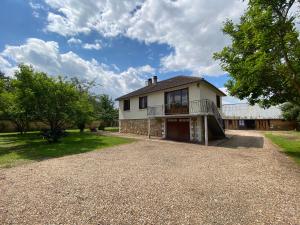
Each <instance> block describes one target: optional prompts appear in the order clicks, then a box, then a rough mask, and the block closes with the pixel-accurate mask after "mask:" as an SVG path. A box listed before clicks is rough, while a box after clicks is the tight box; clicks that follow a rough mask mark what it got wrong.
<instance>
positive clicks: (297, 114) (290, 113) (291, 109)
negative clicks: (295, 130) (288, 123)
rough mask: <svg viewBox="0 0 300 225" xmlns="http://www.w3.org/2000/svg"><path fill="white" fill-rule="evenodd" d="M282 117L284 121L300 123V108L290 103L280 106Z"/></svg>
mask: <svg viewBox="0 0 300 225" xmlns="http://www.w3.org/2000/svg"><path fill="white" fill-rule="evenodd" d="M281 110H282V115H283V117H284V118H285V119H286V120H292V121H297V122H299V123H300V106H299V105H294V104H292V103H290V102H288V103H285V104H283V105H282V106H281Z"/></svg>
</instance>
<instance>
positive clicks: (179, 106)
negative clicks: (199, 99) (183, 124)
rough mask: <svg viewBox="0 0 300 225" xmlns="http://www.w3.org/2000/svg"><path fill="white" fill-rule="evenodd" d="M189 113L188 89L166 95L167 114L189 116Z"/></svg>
mask: <svg viewBox="0 0 300 225" xmlns="http://www.w3.org/2000/svg"><path fill="white" fill-rule="evenodd" d="M188 112H189V92H188V89H187V88H186V89H181V90H176V91H170V92H166V93H165V114H187V113H188Z"/></svg>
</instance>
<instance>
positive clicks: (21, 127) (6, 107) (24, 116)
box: [0, 72, 30, 134]
mask: <svg viewBox="0 0 300 225" xmlns="http://www.w3.org/2000/svg"><path fill="white" fill-rule="evenodd" d="M0 109H1V110H0V115H1V118H4V119H7V120H10V121H11V122H13V123H14V124H15V125H16V127H17V131H19V132H20V133H21V134H23V133H24V132H25V131H26V130H27V128H28V123H29V120H30V116H29V115H28V113H27V112H26V110H25V109H24V108H23V107H22V105H21V104H20V101H19V98H18V95H17V92H16V91H15V88H14V85H13V80H12V79H10V78H9V77H6V76H5V74H4V73H2V72H0Z"/></svg>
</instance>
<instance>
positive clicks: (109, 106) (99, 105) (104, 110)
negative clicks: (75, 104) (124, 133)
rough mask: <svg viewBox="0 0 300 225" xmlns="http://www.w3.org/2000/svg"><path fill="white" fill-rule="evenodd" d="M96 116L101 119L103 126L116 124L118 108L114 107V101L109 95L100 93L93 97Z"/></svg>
mask: <svg viewBox="0 0 300 225" xmlns="http://www.w3.org/2000/svg"><path fill="white" fill-rule="evenodd" d="M93 105H94V108H95V118H97V119H100V120H101V122H102V126H104V127H107V126H111V125H114V123H115V122H116V121H117V120H118V117H119V114H118V110H117V109H115V108H114V102H113V100H112V99H111V98H110V97H109V96H108V95H99V96H96V97H95V98H94V99H93Z"/></svg>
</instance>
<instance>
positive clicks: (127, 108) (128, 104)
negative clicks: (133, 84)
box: [123, 99, 130, 111]
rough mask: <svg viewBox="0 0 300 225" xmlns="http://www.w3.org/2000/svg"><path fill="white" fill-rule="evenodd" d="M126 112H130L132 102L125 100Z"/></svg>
mask: <svg viewBox="0 0 300 225" xmlns="http://www.w3.org/2000/svg"><path fill="white" fill-rule="evenodd" d="M123 109H124V111H127V110H130V100H129V99H126V100H124V108H123Z"/></svg>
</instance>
